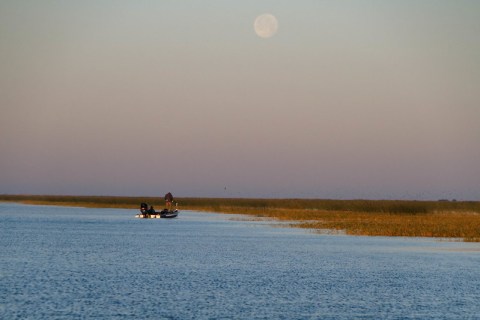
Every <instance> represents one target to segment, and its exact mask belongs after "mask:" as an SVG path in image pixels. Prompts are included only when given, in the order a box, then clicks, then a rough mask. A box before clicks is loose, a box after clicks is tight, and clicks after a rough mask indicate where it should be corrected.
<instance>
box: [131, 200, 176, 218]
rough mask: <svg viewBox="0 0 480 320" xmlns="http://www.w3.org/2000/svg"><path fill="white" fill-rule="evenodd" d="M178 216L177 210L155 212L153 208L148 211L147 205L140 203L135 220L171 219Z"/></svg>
mask: <svg viewBox="0 0 480 320" xmlns="http://www.w3.org/2000/svg"><path fill="white" fill-rule="evenodd" d="M177 216H178V210H177V209H175V210H168V209H163V210H162V211H160V212H156V211H155V210H154V209H153V207H150V209H148V205H147V204H146V203H142V204H141V205H140V213H139V214H137V215H135V218H140V219H161V218H163V219H171V218H176V217H177Z"/></svg>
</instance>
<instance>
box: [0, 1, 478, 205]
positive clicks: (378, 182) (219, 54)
mask: <svg viewBox="0 0 480 320" xmlns="http://www.w3.org/2000/svg"><path fill="white" fill-rule="evenodd" d="M264 13H270V14H272V15H274V16H275V17H276V18H277V20H278V31H277V33H276V34H275V35H273V36H272V37H270V38H262V37H259V36H257V35H256V33H255V30H254V21H255V18H256V17H257V16H259V15H261V14H264ZM479 120H480V1H476V0H455V1H451V0H423V1H418V0H392V1H383V0H361V1H360V0H342V1H338V0H311V1H307V0H299V1H282V0H275V1H262V0H246V1H229V0H216V1H214V0H202V1H193V0H184V1H176V0H163V1H154V0H148V1H147V0H135V1H125V0H116V1H107V0H95V1H93V0H85V1H68V0H65V1H53V0H43V1H33V0H31V1H28V0H0V194H55V195H57V194H59V195H62V194H65V195H118V196H163V194H165V193H166V192H169V191H171V192H172V193H173V194H174V196H182V197H262V198H330V199H414V200H437V199H458V200H480V122H479Z"/></svg>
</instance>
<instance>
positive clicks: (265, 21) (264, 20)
mask: <svg viewBox="0 0 480 320" xmlns="http://www.w3.org/2000/svg"><path fill="white" fill-rule="evenodd" d="M253 28H254V29H255V33H256V34H257V36H259V37H260V38H270V37H271V36H273V35H274V34H275V33H277V30H278V20H277V18H275V16H274V15H272V14H269V13H265V14H262V15H259V16H258V17H257V18H256V19H255V22H254V23H253Z"/></svg>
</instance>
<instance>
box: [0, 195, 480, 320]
mask: <svg viewBox="0 0 480 320" xmlns="http://www.w3.org/2000/svg"><path fill="white" fill-rule="evenodd" d="M135 213H136V212H135V211H132V210H114V209H84V208H62V207H49V206H24V205H18V204H5V203H3V204H2V203H0V231H1V237H0V249H1V255H0V266H1V268H0V318H1V319H15V318H18V319H52V318H73V319H75V318H82V319H83V318H113V319H115V318H128V319H143V318H149V317H150V318H155V319H157V318H160V319H161V318H167V319H221V318H229V319H231V318H234V319H282V318H283V319H319V318H322V319H335V318H362V317H363V318H376V319H377V318H382V319H383V318H395V319H399V318H402V319H409V318H418V319H442V318H444V319H466V318H478V314H480V307H479V305H480V304H478V300H479V298H480V271H479V268H478V266H479V264H480V252H479V250H480V245H479V244H478V243H463V242H447V241H437V240H434V239H418V238H388V237H351V236H343V235H321V234H320V235H319V234H316V233H313V232H310V231H308V230H303V229H296V228H272V227H271V226H272V222H269V221H264V220H262V221H251V220H249V219H246V220H242V219H238V216H237V218H235V217H233V219H232V216H226V215H219V214H208V213H199V212H182V213H181V214H180V216H179V218H178V219H171V220H170V219H165V220H164V219H135V218H133V216H134V214H135ZM275 223H276V222H273V224H275Z"/></svg>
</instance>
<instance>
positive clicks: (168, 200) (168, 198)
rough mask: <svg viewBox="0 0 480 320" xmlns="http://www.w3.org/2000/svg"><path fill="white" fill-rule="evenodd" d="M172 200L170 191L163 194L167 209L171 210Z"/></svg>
mask: <svg viewBox="0 0 480 320" xmlns="http://www.w3.org/2000/svg"><path fill="white" fill-rule="evenodd" d="M172 202H173V196H172V193H171V192H169V193H167V194H166V195H165V206H166V208H167V210H168V211H171V210H172Z"/></svg>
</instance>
